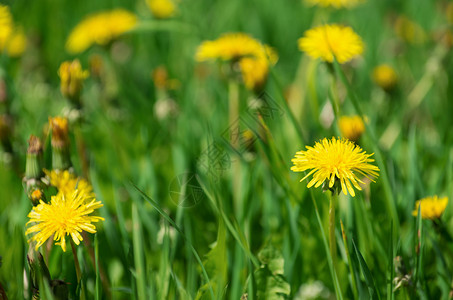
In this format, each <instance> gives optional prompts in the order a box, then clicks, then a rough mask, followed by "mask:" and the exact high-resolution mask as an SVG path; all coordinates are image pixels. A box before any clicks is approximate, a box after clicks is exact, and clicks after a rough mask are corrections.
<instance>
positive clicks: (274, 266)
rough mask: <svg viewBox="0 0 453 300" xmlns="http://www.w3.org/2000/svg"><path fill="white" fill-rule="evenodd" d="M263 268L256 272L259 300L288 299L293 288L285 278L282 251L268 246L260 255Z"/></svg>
mask: <svg viewBox="0 0 453 300" xmlns="http://www.w3.org/2000/svg"><path fill="white" fill-rule="evenodd" d="M258 258H259V260H260V262H261V266H260V267H259V268H258V269H257V270H256V271H255V279H256V286H257V298H258V299H266V300H281V299H287V298H288V297H289V294H290V293H291V287H290V285H289V283H288V282H287V281H286V279H285V277H284V276H283V266H284V259H283V256H282V255H281V253H280V251H278V250H277V249H275V248H274V247H272V246H267V247H265V248H264V249H262V250H261V251H260V253H258Z"/></svg>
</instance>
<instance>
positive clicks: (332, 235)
mask: <svg viewBox="0 0 453 300" xmlns="http://www.w3.org/2000/svg"><path fill="white" fill-rule="evenodd" d="M337 202H338V194H337V193H336V192H331V193H330V197H329V247H330V255H331V256H332V262H333V265H334V267H335V265H336V263H337V247H336V242H335V204H336V203H337Z"/></svg>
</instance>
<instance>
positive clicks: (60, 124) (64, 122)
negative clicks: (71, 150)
mask: <svg viewBox="0 0 453 300" xmlns="http://www.w3.org/2000/svg"><path fill="white" fill-rule="evenodd" d="M49 125H50V129H51V130H52V147H56V148H60V149H62V148H65V147H67V146H68V145H69V127H68V119H66V118H62V117H54V118H52V117H49Z"/></svg>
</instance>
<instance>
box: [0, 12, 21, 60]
mask: <svg viewBox="0 0 453 300" xmlns="http://www.w3.org/2000/svg"><path fill="white" fill-rule="evenodd" d="M26 43H27V41H26V37H25V34H24V32H23V30H22V28H21V27H17V26H16V25H15V24H14V21H13V17H12V15H11V12H10V10H9V7H8V6H6V5H1V4H0V52H3V51H5V52H6V53H7V54H8V55H9V56H11V57H17V56H20V55H21V54H22V53H23V52H24V51H25V46H26Z"/></svg>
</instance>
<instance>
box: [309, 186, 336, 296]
mask: <svg viewBox="0 0 453 300" xmlns="http://www.w3.org/2000/svg"><path fill="white" fill-rule="evenodd" d="M310 195H311V199H312V201H313V206H314V207H315V213H316V219H317V221H318V225H319V229H320V230H321V236H322V241H323V244H324V249H325V251H326V254H327V263H328V265H329V269H330V275H331V276H332V281H333V285H334V288H335V295H336V297H337V299H339V300H342V299H343V295H342V293H341V288H340V282H339V281H338V276H337V272H336V270H335V267H334V264H333V259H332V255H331V254H330V250H329V245H328V243H327V238H326V233H325V232H324V228H323V227H322V221H321V217H320V216H319V211H318V205H317V204H316V200H315V196H314V195H313V191H312V190H310Z"/></svg>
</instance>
